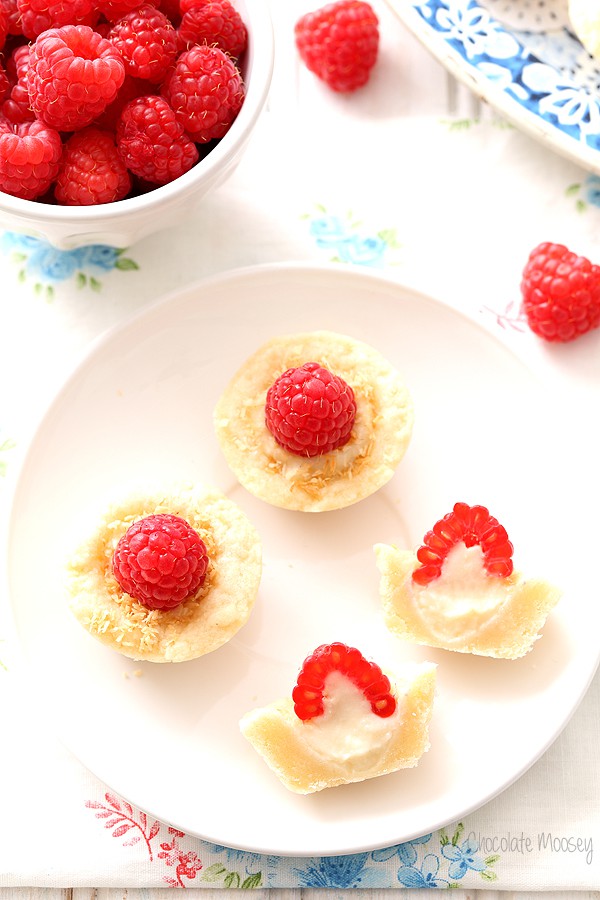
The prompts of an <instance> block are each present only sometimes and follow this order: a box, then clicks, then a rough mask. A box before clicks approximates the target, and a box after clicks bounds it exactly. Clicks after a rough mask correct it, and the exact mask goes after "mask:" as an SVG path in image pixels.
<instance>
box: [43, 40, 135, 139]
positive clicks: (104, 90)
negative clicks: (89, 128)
mask: <svg viewBox="0 0 600 900" xmlns="http://www.w3.org/2000/svg"><path fill="white" fill-rule="evenodd" d="M124 78H125V67H124V65H123V60H122V59H121V54H120V53H119V51H118V50H117V49H116V48H115V47H113V45H112V44H111V43H110V41H107V40H106V39H105V38H103V37H101V36H100V35H99V34H97V32H95V31H93V30H92V29H91V28H88V27H87V26H86V25H65V26H63V27H62V28H51V29H49V30H48V31H45V32H44V33H43V34H41V35H40V36H39V37H38V38H37V40H36V41H35V43H33V44H32V46H31V58H30V64H29V79H28V81H29V98H30V100H31V106H32V108H33V110H34V112H35V113H36V115H37V117H38V118H39V119H41V120H42V121H43V122H45V123H46V124H47V125H52V127H54V128H56V129H58V130H59V131H76V130H78V129H80V128H84V127H85V126H86V125H89V124H90V123H91V122H93V121H94V119H96V118H97V117H98V116H99V115H100V114H101V113H102V112H103V111H104V110H105V109H106V107H107V106H108V104H109V103H111V102H112V101H113V100H114V99H115V97H116V96H117V92H118V90H119V88H120V87H121V85H122V84H123V79H124Z"/></svg>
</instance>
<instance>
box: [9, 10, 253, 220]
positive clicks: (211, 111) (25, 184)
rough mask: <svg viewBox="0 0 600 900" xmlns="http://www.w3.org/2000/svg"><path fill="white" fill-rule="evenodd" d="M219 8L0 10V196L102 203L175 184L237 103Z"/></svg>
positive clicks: (235, 27)
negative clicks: (0, 192)
mask: <svg viewBox="0 0 600 900" xmlns="http://www.w3.org/2000/svg"><path fill="white" fill-rule="evenodd" d="M247 40H248V34H247V29H246V26H245V24H244V22H243V20H242V18H241V16H240V14H239V13H238V11H237V10H236V9H235V8H234V7H233V6H232V4H231V3H230V2H229V0H0V191H4V192H5V193H7V194H12V195H14V196H16V197H21V198H23V199H25V200H38V201H42V202H47V203H58V204H62V205H68V206H87V205H93V204H98V203H111V202H113V201H115V200H122V199H124V198H125V197H128V196H132V195H134V194H139V193H144V192H146V191H148V190H152V189H153V188H155V187H158V186H159V185H162V184H166V183H167V182H170V181H173V180H174V179H175V178H178V177H179V176H180V175H183V174H184V173H185V172H187V171H188V170H189V169H191V168H192V166H193V165H195V163H196V162H198V160H199V159H201V158H202V157H203V156H205V155H206V154H207V153H208V152H209V151H210V149H211V148H212V147H213V146H214V143H215V142H216V141H218V140H219V139H220V138H222V137H223V136H224V135H225V133H226V132H227V131H228V130H229V128H230V126H231V124H232V122H233V121H234V119H235V118H236V116H237V114H238V112H239V110H240V108H241V106H242V103H243V101H244V95H245V86H244V82H243V78H242V76H241V74H240V68H239V67H240V60H241V58H242V55H243V53H244V51H245V49H246V45H247Z"/></svg>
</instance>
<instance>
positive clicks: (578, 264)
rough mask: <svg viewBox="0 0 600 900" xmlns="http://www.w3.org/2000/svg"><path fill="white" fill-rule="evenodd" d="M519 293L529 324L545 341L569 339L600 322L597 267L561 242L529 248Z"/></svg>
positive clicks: (599, 275)
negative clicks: (530, 249) (529, 251)
mask: <svg viewBox="0 0 600 900" xmlns="http://www.w3.org/2000/svg"><path fill="white" fill-rule="evenodd" d="M521 293H522V297H523V311H524V312H525V315H526V317H527V322H528V323H529V327H530V328H531V330H532V331H533V332H534V333H535V334H537V335H538V336H539V337H541V338H544V339H545V340H547V341H563V342H564V341H572V340H574V338H577V337H579V336H580V335H582V334H585V333H586V332H587V331H590V330H591V329H593V328H597V327H598V325H600V266H597V265H593V264H592V263H591V262H590V261H589V260H588V259H586V258H585V257H584V256H577V254H575V253H572V252H571V251H570V250H568V249H567V248H566V247H565V246H564V245H563V244H551V243H548V242H546V243H543V244H539V245H538V246H537V247H536V248H535V249H534V250H532V251H531V253H530V255H529V259H528V261H527V264H526V266H525V269H524V270H523V278H522V281H521Z"/></svg>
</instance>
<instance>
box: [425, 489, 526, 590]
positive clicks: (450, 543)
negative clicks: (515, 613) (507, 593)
mask: <svg viewBox="0 0 600 900" xmlns="http://www.w3.org/2000/svg"><path fill="white" fill-rule="evenodd" d="M460 541H462V542H463V543H464V545H465V547H474V546H475V545H476V544H479V546H480V547H481V550H482V553H483V564H484V566H485V569H486V571H487V572H488V574H489V575H495V576H497V577H498V578H505V577H507V576H508V575H510V574H511V572H512V570H513V563H512V554H513V546H512V544H511V543H510V541H509V540H508V534H507V533H506V529H505V528H504V527H503V526H502V525H500V523H499V522H498V520H497V519H495V518H494V517H493V516H491V515H490V513H489V511H488V510H487V509H486V508H485V506H468V505H467V504H466V503H455V504H454V507H453V509H452V512H450V513H447V514H446V515H445V516H444V517H443V518H442V519H440V520H439V521H438V522H436V523H435V525H434V526H433V528H432V530H431V531H428V532H427V534H426V535H425V537H424V538H423V545H422V546H421V547H419V549H418V551H417V559H418V560H419V562H420V563H421V565H420V567H419V568H417V569H415V571H414V572H413V575H412V577H413V581H415V582H416V583H417V584H420V585H427V584H429V583H430V582H432V581H434V580H435V579H436V578H438V576H439V575H440V573H441V571H442V566H443V564H444V560H445V559H446V557H447V555H448V553H449V552H450V550H451V549H452V548H453V547H454V546H455V544H458V543H459V542H460Z"/></svg>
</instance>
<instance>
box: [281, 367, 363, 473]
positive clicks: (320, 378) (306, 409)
mask: <svg viewBox="0 0 600 900" xmlns="http://www.w3.org/2000/svg"><path fill="white" fill-rule="evenodd" d="M355 416H356V401H355V399H354V391H353V390H352V388H351V387H350V385H348V384H346V382H345V381H344V380H343V378H340V377H339V376H338V375H332V373H331V372H330V371H329V370H328V369H325V368H323V366H320V365H319V363H316V362H307V363H304V365H302V366H298V367H297V368H293V369H288V370H287V371H286V372H284V373H283V375H280V376H279V378H278V379H277V381H275V383H274V384H272V385H271V387H270V388H269V390H268V391H267V398H266V402H265V424H266V426H267V428H268V429H269V431H270V432H271V434H272V435H273V437H274V438H275V440H276V441H277V443H278V444H280V445H281V446H282V447H283V448H284V449H285V450H289V452H290V453H294V454H296V455H297V456H307V457H310V456H320V455H321V454H323V453H329V452H330V451H331V450H336V449H337V448H338V447H342V446H343V445H344V444H345V443H347V441H348V440H349V438H350V434H351V433H352V426H353V425H354V419H355Z"/></svg>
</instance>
